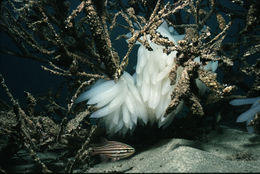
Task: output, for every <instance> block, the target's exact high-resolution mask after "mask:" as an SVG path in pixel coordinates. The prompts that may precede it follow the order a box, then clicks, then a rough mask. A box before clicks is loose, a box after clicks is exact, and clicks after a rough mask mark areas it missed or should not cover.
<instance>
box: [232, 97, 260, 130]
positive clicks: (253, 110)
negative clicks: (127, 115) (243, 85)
mask: <svg viewBox="0 0 260 174" xmlns="http://www.w3.org/2000/svg"><path fill="white" fill-rule="evenodd" d="M229 104H231V105H234V106H240V105H247V104H252V106H251V107H250V109H249V110H247V111H246V112H244V113H242V114H240V115H239V116H238V117H237V120H236V121H237V122H245V121H246V124H247V130H248V132H249V133H253V132H254V129H253V127H252V126H248V125H249V123H250V122H251V121H252V120H253V119H254V117H255V114H257V113H258V112H260V97H254V98H245V99H234V100H231V101H230V102H229Z"/></svg>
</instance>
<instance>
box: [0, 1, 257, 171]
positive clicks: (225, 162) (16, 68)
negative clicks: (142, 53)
mask: <svg viewBox="0 0 260 174" xmlns="http://www.w3.org/2000/svg"><path fill="white" fill-rule="evenodd" d="M82 2H83V1H69V0H67V1H60V2H59V1H53V2H51V1H48V0H43V1H41V3H40V4H38V5H37V4H35V2H34V1H33V0H13V1H12V0H3V1H1V2H0V4H1V11H0V12H1V19H0V27H1V31H0V74H1V84H2V85H1V88H0V89H1V90H0V108H1V109H0V111H1V114H0V116H1V119H0V120H1V122H0V125H1V130H0V156H1V161H0V170H1V172H3V173H9V172H15V173H17V172H19V173H20V172H26V173H27V172H35V171H36V172H39V171H40V172H43V173H48V172H69V173H71V172H128V171H130V172H259V171H260V168H259V165H258V164H260V137H259V132H260V115H259V112H257V113H255V115H254V120H253V121H252V123H251V124H253V127H254V131H253V132H254V133H252V132H251V133H249V131H248V129H247V124H246V123H245V122H240V123H238V122H236V120H237V118H238V116H239V115H240V114H242V113H244V112H246V111H248V110H250V107H251V105H250V104H252V107H253V105H254V106H256V107H258V108H259V106H260V104H259V98H258V99H257V100H256V101H255V103H254V104H253V103H250V104H247V105H239V106H233V105H231V104H230V103H229V102H230V101H232V100H235V99H246V98H256V97H259V96H260V84H259V79H260V78H259V77H260V59H259V56H260V52H259V44H260V42H259V41H260V35H259V32H260V31H259V28H260V27H259V19H260V16H259V9H257V7H258V5H259V2H258V1H256V0H255V1H254V0H250V1H243V0H209V1H207V0H200V1H185V2H184V1H183V2H179V1H174V0H172V1H166V0H165V1H163V0H162V1H161V2H160V3H161V6H160V7H159V10H160V9H163V7H164V6H165V5H166V4H167V3H168V2H169V4H170V5H169V9H174V8H176V7H178V6H180V8H181V9H183V11H182V10H180V11H181V12H179V11H177V12H176V14H175V12H174V13H173V14H172V15H169V16H168V18H169V19H167V20H168V21H171V22H172V23H173V22H176V24H174V25H182V24H183V23H181V22H184V24H195V23H196V18H195V17H188V16H191V14H192V12H190V13H188V12H187V11H189V10H187V9H189V8H190V7H191V6H192V5H190V4H193V6H196V5H198V4H200V8H201V9H202V10H201V11H198V14H200V15H201V16H200V19H203V18H205V16H207V14H209V13H210V11H211V8H215V10H214V12H212V16H211V17H208V18H207V21H206V22H205V25H206V26H208V27H209V31H210V33H211V36H210V39H212V38H214V37H215V36H216V35H218V34H219V33H221V32H222V31H223V29H224V28H225V26H227V25H228V22H230V21H231V25H230V26H229V27H228V29H227V31H226V32H225V33H224V34H223V38H222V39H220V44H219V45H221V46H219V45H218V44H216V47H218V49H215V50H214V49H213V48H212V50H214V51H215V52H214V55H215V53H216V54H219V55H216V56H215V57H214V56H213V57H214V58H209V59H206V58H205V59H203V56H201V55H200V53H198V52H195V51H194V52H192V50H191V49H190V50H189V51H190V52H188V51H187V52H185V55H186V57H187V56H188V57H189V56H190V57H189V59H190V60H194V58H195V57H197V56H200V57H201V62H202V63H203V65H206V64H207V63H208V62H209V61H218V68H217V70H216V71H215V73H216V74H217V77H216V81H217V82H218V83H219V84H221V85H222V87H223V88H221V87H219V86H221V85H219V86H218V87H217V88H219V89H221V90H222V91H223V90H224V89H225V90H229V89H230V91H228V92H227V93H225V92H223V93H222V94H221V95H218V93H214V92H216V91H217V90H219V89H217V88H216V89H215V88H214V87H213V88H214V90H215V91H214V90H211V89H210V88H211V87H212V86H211V87H209V89H207V90H206V91H207V92H206V93H205V94H204V95H199V94H198V93H195V94H196V96H199V97H198V98H199V100H198V101H200V102H201V103H200V105H202V108H203V111H204V115H202V116H201V115H199V114H196V112H193V111H191V110H190V109H189V108H191V107H190V106H193V104H190V105H189V104H187V106H186V107H185V109H184V110H183V112H181V113H179V114H178V115H177V116H176V118H174V120H173V122H172V123H171V124H170V126H169V127H167V128H165V129H162V128H158V126H157V125H155V124H148V123H147V125H142V124H139V122H138V123H137V126H136V129H135V130H134V131H133V133H132V134H126V136H124V137H121V136H120V135H113V136H107V134H106V130H103V129H102V128H104V127H102V126H101V129H99V128H100V127H98V126H97V122H96V120H94V121H93V120H90V119H89V116H90V115H91V113H93V112H94V111H95V108H94V109H93V108H91V107H89V106H87V105H86V102H83V103H78V104H75V103H74V101H75V100H76V98H77V97H78V96H79V94H80V93H82V92H83V91H84V90H83V89H89V88H87V86H91V85H92V84H94V81H96V80H97V79H99V78H104V79H105V78H107V77H109V80H113V79H116V78H117V79H118V78H120V76H121V75H122V74H120V73H118V72H122V71H123V70H125V71H127V72H128V73H129V74H130V75H133V74H134V73H135V70H136V66H137V59H138V56H137V54H138V48H139V45H135V46H133V48H132V50H131V52H130V53H129V56H128V57H129V61H128V64H127V66H126V67H124V66H119V65H121V64H120V63H118V64H116V63H117V62H116V63H115V65H111V64H110V63H111V62H109V61H108V63H107V62H106V61H107V60H106V59H105V58H104V56H103V57H102V53H103V52H102V51H100V50H99V48H98V43H97V42H98V41H97V39H96V38H95V36H94V35H93V30H92V29H91V27H92V26H91V24H92V23H91V22H90V21H88V22H86V23H85V26H84V27H82V28H83V29H85V30H86V31H85V33H84V31H82V30H83V29H82V28H78V30H79V31H77V34H75V33H73V32H76V31H75V30H76V26H77V24H78V23H80V21H81V19H83V18H84V17H85V16H88V15H86V12H82V11H80V12H78V13H76V16H73V15H72V16H73V17H72V19H71V20H72V21H73V24H74V25H73V26H72V28H73V29H71V30H69V29H68V30H65V29H64V31H63V30H61V29H59V27H60V26H59V25H58V24H60V25H61V26H66V25H65V20H67V19H68V18H69V16H71V14H73V10H75V9H78V7H79V4H81V3H82ZM86 2H91V3H92V4H91V5H92V6H94V7H95V8H94V9H95V10H96V11H97V14H98V15H100V16H99V17H100V20H101V18H102V15H104V13H103V12H100V10H101V11H102V10H104V9H107V11H108V12H109V13H110V14H111V16H110V18H109V20H108V19H107V23H106V24H107V25H108V27H110V26H111V21H112V19H113V17H114V15H115V14H116V13H117V12H119V11H122V13H125V14H127V15H128V18H129V20H132V22H133V23H134V22H135V19H134V17H132V16H131V13H130V12H129V13H128V11H127V9H128V8H130V7H131V8H133V9H135V12H136V13H135V14H134V15H136V16H137V15H138V16H142V17H144V18H145V19H146V22H147V23H149V20H151V19H150V18H149V16H150V15H151V14H152V12H153V9H154V8H155V7H156V4H157V3H158V2H157V1H150V2H149V1H145V0H142V1H134V0H129V1H128V0H122V1H121V0H119V1H117V0H115V1H113V0H111V1H109V0H107V1H105V0H103V1H94V0H93V1H86ZM62 3H63V6H62V8H65V7H66V8H68V11H66V12H67V13H66V16H63V17H60V16H59V15H56V14H55V13H54V12H53V10H55V9H54V8H53V7H55V6H58V7H59V6H60V5H61V4H62ZM103 3H104V4H106V6H105V7H104V6H102V4H103ZM185 3H187V4H188V5H185ZM26 4H31V6H29V5H28V6H29V8H28V11H26V12H25V11H20V12H17V11H15V10H14V9H13V6H16V7H17V8H22V7H25V6H26ZM212 4H216V5H214V6H213V5H212ZM91 5H89V6H91ZM189 5H190V6H189ZM211 5H212V6H211ZM89 6H88V5H86V7H89ZM38 7H40V8H39V9H41V7H45V8H46V9H44V10H45V12H46V13H49V14H48V17H49V18H51V16H52V14H55V15H53V16H54V18H53V19H52V18H51V20H50V21H51V22H53V23H54V25H53V26H54V30H55V31H57V32H60V33H59V34H61V36H62V39H64V43H65V45H66V46H68V49H69V52H72V53H75V54H77V55H79V57H80V56H82V57H84V56H86V57H87V58H86V59H89V60H90V61H92V63H93V65H95V66H97V67H98V66H99V63H100V62H102V63H104V65H105V68H104V69H102V67H101V66H100V67H101V68H100V67H98V68H96V69H95V68H94V69H93V68H92V66H90V65H89V64H87V63H86V62H84V61H81V59H80V58H79V59H77V62H76V63H75V62H73V60H76V59H74V58H73V59H71V57H73V56H74V57H76V56H75V55H72V54H70V55H72V56H71V57H70V56H68V55H69V54H67V55H65V52H66V51H64V49H63V48H60V46H59V45H58V44H57V45H58V46H57V45H55V44H53V45H51V44H50V45H48V43H45V41H44V39H42V38H41V34H39V35H38V34H35V35H34V34H32V33H33V32H35V31H37V29H34V28H33V27H32V28H33V29H32V28H30V27H29V28H27V27H26V25H28V23H26V22H28V21H30V20H32V21H37V20H42V18H43V17H42V16H41V12H42V11H41V10H39V9H37V8H38ZM122 7H124V8H122ZM62 8H61V9H62ZM44 10H43V11H44ZM138 10H139V11H138ZM159 10H158V11H159ZM185 10H186V11H185ZM64 11H65V10H64ZM158 11H157V12H158ZM191 11H192V10H191ZM22 12H24V14H23V15H24V16H20V17H19V14H20V13H21V14H22ZM108 12H107V13H108ZM164 12H165V13H167V11H164ZM34 13H36V15H35V14H34ZM37 13H38V14H37ZM60 13H61V15H64V14H63V12H62V10H61V12H60ZM64 13H65V12H64ZM30 14H31V16H30ZM38 15H39V16H40V17H39V16H38ZM106 15H107V14H105V16H106ZM10 16H12V17H13V19H12V18H10ZM216 16H217V17H216ZM26 17H28V21H26V20H24V19H26ZM41 17H42V18H41ZM178 17H181V18H182V20H180V21H179V19H178ZM38 18H39V19H38ZM55 18H57V19H64V20H63V22H64V24H62V23H59V22H57V23H56V21H55V20H54V19H55ZM74 18H75V19H74ZM218 18H221V20H224V24H225V26H221V25H224V24H223V23H220V22H219V21H218ZM15 19H16V20H15ZM12 20H13V21H12ZM84 20H85V18H84ZM138 20H140V21H142V19H141V18H138ZM20 21H21V25H18V24H17V22H18V23H19V22H20ZM43 21H44V20H43ZM155 21H156V20H155ZM248 21H250V22H248ZM51 22H50V23H51ZM55 23H56V24H55ZM116 23H117V24H118V25H117V26H116V27H115V28H114V29H113V30H111V32H110V33H109V34H110V40H111V42H112V48H111V50H113V51H115V52H116V53H117V54H118V57H119V62H123V57H124V56H125V55H126V54H127V52H128V51H127V50H128V48H129V47H130V46H129V42H126V40H127V39H129V36H128V37H125V36H121V37H122V38H121V39H117V37H118V36H119V35H126V34H128V33H129V32H130V31H131V29H134V30H135V31H136V30H138V29H140V28H138V27H137V26H136V24H135V25H134V26H133V28H131V27H130V29H129V28H126V27H120V25H124V26H127V25H128V24H129V22H128V21H126V20H125V17H122V16H120V15H119V17H118V18H117V19H116ZM147 23H146V24H147ZM155 23H156V22H155ZM144 25H145V23H144ZM144 25H142V26H144ZM156 25H157V24H156ZM168 25H169V26H171V25H170V24H168ZM42 26H44V27H46V26H48V25H45V24H43V25H42ZM67 26H68V25H67ZM16 27H17V31H16V30H15V28H16ZM20 27H21V28H23V27H24V29H25V31H27V32H28V33H29V34H32V35H31V36H33V37H35V38H36V42H35V43H38V44H39V45H40V46H42V47H43V48H44V46H45V47H46V49H47V50H48V49H49V50H55V51H56V52H57V53H56V52H55V53H53V54H52V53H50V54H46V55H45V54H44V51H43V52H40V51H39V50H37V49H34V46H32V45H33V44H31V45H30V44H28V43H29V42H26V41H25V38H29V37H28V36H26V34H24V35H22V32H21V33H20V36H18V35H17V34H19V28H20ZM39 27H41V24H39ZM74 27H75V28H74ZM139 27H140V26H139ZM158 27H159V24H158V25H157V28H158ZM36 28H37V24H36ZM173 28H174V26H173ZM201 28H202V27H201ZM174 29H176V30H177V31H178V32H179V34H186V32H187V31H185V29H184V27H183V28H181V27H180V28H178V26H177V28H174ZM129 30H130V31H129ZM37 32H43V33H44V30H39V31H37ZM46 33H48V32H47V31H46ZM202 33H203V31H202ZM205 33H206V32H205ZM148 34H151V33H149V30H147V35H148ZM200 35H202V34H201V33H200V34H199V36H200ZM194 36H195V35H194ZM71 37H72V38H71ZM14 38H17V40H15V39H14ZM46 38H48V39H50V40H49V42H50V43H56V41H57V40H58V39H56V38H55V34H53V33H51V34H46ZM54 38H55V39H54ZM51 39H53V40H54V41H51ZM66 39H67V40H66ZM81 39H82V40H81ZM84 39H87V40H85V41H84ZM210 39H208V40H207V39H206V40H205V42H210ZM28 40H29V41H30V38H29V39H28ZM55 40H56V41H55ZM79 40H81V41H79ZM187 40H188V39H187ZM136 41H137V40H136ZM76 42H80V43H79V44H78V45H77V44H75V43H76ZM92 42H94V44H90V43H92ZM194 42H195V41H193V40H192V39H191V40H189V43H194ZM19 43H22V44H21V45H20V46H21V47H23V48H22V49H21V47H18V46H17V45H19ZM57 43H59V42H58V41H57ZM196 43H198V41H196ZM202 43H204V41H202ZM73 44H75V45H73ZM185 44H186V43H185ZM185 44H184V45H181V47H182V48H179V50H181V49H183V50H184V48H187V50H188V49H189V48H190V47H189V46H188V43H187V44H186V45H185ZM85 45H90V48H88V49H87V50H84V46H85ZM93 45H94V46H93ZM162 45H163V44H162ZM81 46H82V47H81ZM164 46H165V45H164ZM168 47H170V46H168ZM168 47H167V46H166V48H168ZM196 48H197V47H196ZM198 48H199V47H198ZM77 49H79V50H77ZM89 49H90V50H91V49H92V50H93V51H94V52H96V53H92V52H91V51H89ZM24 50H27V51H28V52H31V53H32V55H35V57H40V59H39V60H37V59H36V58H34V57H33V56H31V55H30V54H27V53H26V52H25V51H24ZM63 53H64V55H63ZM26 54H27V55H26ZM88 54H89V55H88ZM192 54H194V55H192ZM19 55H20V56H19ZM57 55H60V56H61V58H60V57H59V58H57V59H56V58H54V57H55V56H57ZM96 55H98V56H97V57H99V56H100V57H101V61H100V62H98V61H97V59H98V58H97V59H94V60H93V59H91V58H90V57H91V56H96ZM113 55H114V54H112V57H113ZM212 55H213V54H212ZM177 56H178V55H177ZM67 57H70V58H67ZM115 57H116V56H115ZM115 57H114V58H115ZM223 57H225V59H224V58H223ZM95 58H96V57H95ZM219 58H220V59H219ZM222 58H223V59H222ZM44 59H45V60H46V62H44V61H42V60H44ZM179 60H180V61H179V64H182V63H183V62H182V59H179ZM185 61H187V62H188V59H187V60H186V59H185V60H184V62H185ZM228 61H232V66H230V65H231V63H229V62H228ZM49 62H52V63H53V64H54V66H52V65H50V64H49ZM227 62H228V63H227ZM74 63H75V64H74ZM100 64H101V63H100ZM74 65H75V66H74ZM110 65H111V66H110ZM116 65H118V66H116ZM183 65H185V66H186V64H185V63H183ZM42 66H45V67H47V68H49V69H51V68H52V70H54V71H56V72H59V73H60V74H59V73H57V74H55V73H52V72H51V70H46V69H45V68H43V67H42ZM113 66H115V67H123V68H122V69H120V71H118V70H119V69H115V68H114V69H113ZM57 67H58V68H57ZM187 67H188V66H187ZM59 68H61V69H63V70H64V71H63V70H60V69H59ZM73 68H75V69H73ZM77 71H78V72H86V73H87V74H91V73H92V74H98V75H100V76H98V78H96V77H94V80H92V81H89V80H90V79H91V78H92V76H87V75H85V76H84V75H79V74H77V73H75V72H77ZM62 74H63V75H62ZM68 74H69V75H68ZM111 74H112V75H111ZM197 76H198V75H197ZM192 78H193V77H192V76H191V79H192ZM194 79H195V77H194ZM194 79H193V80H194ZM106 80H107V79H106ZM84 81H86V82H89V83H88V84H87V85H86V86H84V87H80V85H81V84H82V83H83V82H84ZM192 85H194V84H192V82H191V86H192ZM228 87H229V88H228ZM7 89H8V90H7ZM78 90H80V92H79V91H78ZM191 90H194V89H193V87H191ZM221 90H220V91H221ZM10 94H11V95H12V97H10ZM75 96H76V97H75ZM219 96H220V97H219ZM184 98H185V99H184V100H185V102H187V103H189V102H188V100H189V97H184ZM13 99H14V100H17V101H18V103H19V104H17V103H16V102H15V101H14V100H13ZM172 99H173V98H172ZM257 102H258V103H257ZM173 109H174V108H173ZM194 110H196V108H195V109H194ZM21 120H22V121H21ZM250 121H251V120H250ZM251 126H252V125H251ZM235 136H236V137H237V138H235ZM104 137H105V138H107V139H109V140H114V141H117V142H119V143H120V142H124V143H126V144H127V145H129V146H130V147H131V148H132V147H134V148H135V153H134V154H133V157H130V158H127V159H123V160H119V161H116V162H114V161H113V158H112V162H111V159H108V162H107V159H105V160H104V159H103V157H102V153H104V152H103V151H102V152H101V155H100V156H101V158H100V156H92V155H91V154H92V150H93V149H94V147H95V144H100V138H104ZM231 140H232V142H233V143H229V142H231ZM221 142H222V143H221ZM102 143H104V142H103V141H102ZM102 143H101V144H102ZM106 143H107V144H109V143H111V142H109V141H108V142H107V141H105V145H107V144H106ZM93 144H94V145H93ZM109 145H110V144H109ZM113 145H114V144H113V143H112V148H113ZM119 146H122V147H124V148H126V149H128V148H129V147H128V146H123V145H122V144H119ZM102 147H103V146H102ZM122 147H120V148H122ZM181 148H184V149H181ZM189 148H190V149H189ZM198 149H199V150H201V151H199V150H198ZM227 149H229V150H227ZM109 150H110V151H111V149H109ZM104 151H105V150H104ZM175 151H176V153H173V152H175ZM218 151H219V152H218ZM185 152H187V154H186V153H185ZM204 152H207V153H208V154H207V153H204ZM114 153H115V154H120V153H122V152H121V151H118V149H116V150H115V151H114ZM164 153H166V154H167V155H166V154H164ZM159 154H164V156H163V155H162V156H161V155H159ZM195 154H197V156H196V155H195ZM212 154H213V155H212ZM126 155H128V154H126ZM131 155H132V154H131ZM157 155H158V157H157V158H154V156H157ZM178 155H179V158H177V156H178ZM182 155H183V159H181V156H182ZM151 156H153V157H151ZM174 156H175V157H174ZM150 157H151V159H150V160H148V159H149V158H150ZM192 158H201V159H203V160H202V162H201V164H198V163H196V160H191V159H192ZM187 160H191V161H190V163H189V164H188V162H187ZM104 161H105V162H104ZM138 161H141V162H140V163H138ZM162 161H164V162H162ZM173 161H175V162H173ZM185 161H186V162H185ZM207 161H208V162H207ZM100 162H101V163H100ZM167 163H169V165H168V166H167V165H166V164H167ZM203 164H204V165H203ZM214 164H216V165H215V167H213V166H214ZM153 165H154V166H156V167H154V166H153ZM178 165H180V166H178ZM152 166H153V167H152ZM198 166H199V167H198ZM221 166H224V167H223V168H221ZM142 167H143V168H142Z"/></svg>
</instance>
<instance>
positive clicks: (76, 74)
mask: <svg viewBox="0 0 260 174" xmlns="http://www.w3.org/2000/svg"><path fill="white" fill-rule="evenodd" d="M0 3H1V10H0V13H1V17H0V27H1V31H3V32H5V33H6V34H7V35H8V36H9V38H11V40H12V42H13V43H14V44H15V45H16V47H17V49H15V50H12V49H10V48H8V47H7V48H1V50H0V51H1V53H2V54H9V55H15V56H17V57H21V58H24V59H30V60H33V61H37V62H40V63H41V65H42V68H43V69H44V70H45V71H47V72H49V73H51V74H53V75H56V76H61V77H63V78H64V84H66V85H65V87H66V90H67V93H66V96H62V97H63V98H62V100H65V101H66V105H62V104H59V99H60V98H61V96H60V95H58V94H56V93H53V92H49V93H48V94H46V95H45V96H39V95H37V94H34V95H33V94H31V93H30V92H26V100H27V105H26V107H24V108H22V107H21V106H20V104H19V102H18V100H16V99H15V97H14V96H13V95H12V93H11V92H10V91H9V89H8V87H7V85H6V83H5V81H4V77H2V75H1V77H0V78H1V85H2V88H3V89H4V90H3V91H4V92H5V94H6V95H7V96H8V98H9V101H8V102H11V105H12V106H9V105H8V104H6V103H7V102H5V101H3V100H1V101H0V105H1V118H0V125H1V128H0V138H1V142H2V141H3V143H1V149H0V155H1V156H2V155H6V156H7V157H8V160H7V161H10V160H12V159H14V158H21V153H22V154H28V153H29V154H30V157H31V158H30V159H27V160H32V161H34V163H35V164H36V165H35V166H34V167H35V168H34V169H32V170H39V168H40V169H41V171H42V172H43V173H48V172H68V173H71V172H73V171H76V169H79V167H80V166H81V167H82V166H83V165H82V164H83V162H85V163H86V164H87V165H84V167H85V168H86V167H89V166H90V165H91V160H90V151H91V148H90V143H91V142H92V141H93V139H94V138H95V136H94V134H95V132H96V130H97V126H95V125H92V124H90V121H89V118H88V116H89V115H90V114H91V113H93V112H94V111H96V110H97V108H96V107H95V106H86V105H82V104H75V100H76V99H77V98H78V96H79V94H80V93H81V92H83V90H84V89H85V88H87V87H89V86H90V85H92V84H93V83H94V82H96V81H97V80H98V79H104V80H114V81H115V83H116V82H118V81H119V79H120V77H121V76H122V75H123V72H124V71H125V69H126V67H127V65H128V64H129V62H130V61H133V59H134V58H133V57H131V56H130V53H132V52H133V50H134V47H135V44H136V43H137V42H138V43H140V44H141V45H142V46H144V47H145V49H147V50H149V51H152V50H153V48H152V46H151V44H150V42H152V43H155V44H157V45H159V46H162V47H163V52H164V53H165V54H166V55H170V54H171V53H172V52H174V51H175V52H177V54H176V57H175V59H174V62H175V63H174V66H173V67H172V68H171V70H170V73H169V79H170V83H171V85H175V88H174V90H173V91H172V93H171V100H170V104H169V106H168V108H167V110H166V113H170V112H172V111H174V110H175V109H176V108H177V107H178V105H180V103H182V102H183V103H184V104H185V105H186V106H187V107H188V108H189V119H190V117H193V116H195V117H194V118H196V116H203V117H207V116H212V115H211V114H212V113H213V112H216V113H217V112H218V113H220V112H224V107H223V109H222V110H221V111H220V112H219V111H218V110H219V108H221V107H218V108H217V107H216V108H214V109H212V105H216V106H222V105H224V104H227V102H228V101H229V100H230V99H233V98H238V96H237V95H235V96H234V95H231V94H232V92H233V91H234V89H238V91H239V90H242V91H243V95H244V96H247V97H257V95H258V94H259V93H260V92H259V91H260V87H259V77H260V71H259V64H260V62H259V60H256V59H255V57H257V56H259V48H260V47H259V38H260V37H259V19H260V18H259V16H258V17H257V14H260V13H259V11H258V9H257V8H256V7H257V5H259V4H257V3H258V2H257V1H242V0H236V1H228V0H227V4H229V5H226V4H223V3H221V1H218V0H197V1H194V0H179V1H175V2H172V1H163V0H151V1H147V0H141V1H136V0H129V1H126V0H125V1H124V0H102V1H98V0H81V1H76V2H74V1H70V0H66V1H58V0H41V1H34V0H3V1H1V2H0ZM75 3H77V4H76V5H75ZM230 6H235V7H238V8H241V9H242V10H241V11H237V10H234V9H232V8H230ZM238 18H239V19H241V20H242V21H244V25H243V27H242V28H241V29H240V31H239V32H238V35H237V36H236V37H237V38H238V39H237V40H235V41H230V40H229V39H228V38H229V37H230V36H229V35H230V31H232V26H234V25H235V24H234V23H235V21H236V20H237V19H238ZM164 20H165V21H166V22H167V23H168V25H169V26H170V27H173V28H174V29H176V30H177V31H178V33H180V34H185V38H183V39H181V40H180V41H178V43H174V42H172V41H171V40H169V38H168V37H164V36H162V35H161V34H160V33H159V32H158V31H157V29H158V28H159V26H160V25H161V24H162V23H163V22H164ZM212 20H214V21H217V25H213V24H212V22H211V21H212ZM136 28H138V29H136ZM116 29H118V30H119V29H121V30H124V31H126V32H125V33H124V34H123V35H117V37H116V39H114V38H113V37H112V32H113V31H115V30H116ZM128 32H130V33H131V36H130V37H127V36H126V35H127V33H128ZM148 35H149V38H148ZM128 36H129V35H128ZM122 38H123V39H127V41H128V42H127V43H126V44H127V50H125V54H124V55H123V56H121V55H120V54H119V52H118V51H117V48H116V47H115V46H114V41H115V40H119V39H122ZM241 47H243V48H245V49H243V50H241ZM198 57H199V61H198ZM211 61H218V65H219V66H218V71H219V72H221V73H222V75H223V78H222V79H221V80H217V74H216V73H214V72H212V71H208V70H207V68H201V67H207V65H208V64H210V62H211ZM234 65H236V66H238V69H239V70H238V72H235V71H234V70H233V69H232V67H234ZM180 68H181V72H180V74H179V76H178V75H177V71H178V69H180ZM237 74H240V75H242V76H243V77H244V79H242V80H241V79H237V78H236V76H237ZM177 76H178V77H179V79H178V80H177ZM248 76H250V77H252V79H253V83H252V84H251V85H250V86H249V85H247V84H246V77H248ZM198 83H199V84H201V85H204V89H205V90H204V92H201V91H199V89H198V87H197V85H196V84H198ZM205 94H206V95H205ZM39 108H40V109H39ZM50 115H59V116H60V118H62V121H61V122H59V123H57V122H54V121H53V120H52V118H51V117H50ZM164 116H165V117H167V114H165V115H164ZM71 117H72V118H71ZM257 119H258V120H257ZM252 124H253V123H252ZM255 124H256V125H258V127H259V116H257V117H256V120H255ZM24 150H26V151H27V152H28V153H27V152H26V151H24ZM47 152H48V154H49V157H47V159H46V158H44V157H42V156H43V155H42V154H43V153H47ZM19 153H20V157H19ZM0 165H1V166H0V171H1V172H9V171H12V170H17V171H21V170H25V169H19V168H18V169H11V168H9V166H8V165H7V163H5V162H4V161H1V164H0Z"/></svg>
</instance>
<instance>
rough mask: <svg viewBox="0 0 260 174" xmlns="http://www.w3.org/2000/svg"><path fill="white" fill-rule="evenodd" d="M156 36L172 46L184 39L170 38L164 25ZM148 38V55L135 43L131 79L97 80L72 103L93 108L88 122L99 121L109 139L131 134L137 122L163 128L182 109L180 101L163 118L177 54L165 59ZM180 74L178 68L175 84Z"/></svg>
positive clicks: (169, 99)
mask: <svg viewBox="0 0 260 174" xmlns="http://www.w3.org/2000/svg"><path fill="white" fill-rule="evenodd" d="M171 30H173V28H171ZM157 32H159V33H160V34H161V35H162V36H164V37H168V38H169V40H170V41H172V42H174V43H175V44H177V42H178V41H179V40H181V39H183V37H184V35H178V34H176V35H172V34H171V33H170V30H169V27H168V25H167V23H166V22H165V21H164V22H163V23H162V25H161V26H160V27H159V28H158V29H157ZM174 32H175V33H177V32H176V31H174ZM149 38H150V36H149V35H148V36H147V40H148V42H149V44H150V46H151V47H152V49H153V50H152V51H149V50H147V49H146V48H145V47H144V46H143V45H141V44H140V43H137V44H140V46H139V49H138V55H137V65H136V73H135V74H134V75H133V76H131V75H130V74H129V73H127V72H124V73H123V75H122V76H121V77H120V78H119V80H118V81H117V82H115V81H113V80H109V81H105V80H98V81H97V82H96V84H95V85H93V86H92V87H91V88H90V89H89V90H88V91H86V92H84V93H83V94H81V95H80V96H79V98H78V99H77V100H76V103H78V102H81V101H84V100H88V102H87V104H88V105H94V106H95V107H96V108H97V111H95V112H94V113H92V114H91V116H90V118H97V119H99V123H100V124H101V125H103V126H104V127H105V128H106V131H107V133H108V134H109V135H113V134H121V135H125V134H126V133H127V132H130V133H131V132H133V130H134V128H135V127H136V125H137V123H138V122H140V123H142V124H145V125H146V124H147V123H150V124H154V122H156V123H158V126H159V127H161V126H163V127H166V126H168V125H169V124H170V123H171V121H172V120H173V118H174V116H175V115H176V114H177V113H178V112H179V111H180V110H181V109H182V107H183V101H181V103H180V104H179V105H178V106H177V108H176V109H175V110H174V111H173V112H172V113H170V114H169V115H168V116H167V117H164V115H165V111H166V109H167V107H168V106H169V104H170V102H171V93H172V91H173V90H174V87H175V85H170V79H169V77H168V76H169V73H170V71H171V68H172V67H173V65H174V58H175V57H176V54H177V52H176V51H173V52H171V53H170V54H169V55H167V54H165V53H163V48H164V47H163V46H160V45H157V44H155V43H153V42H151V41H150V39H149ZM141 39H142V38H141ZM181 71H182V68H181V67H180V68H178V70H177V81H178V79H179V78H180V77H179V76H180V74H181Z"/></svg>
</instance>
